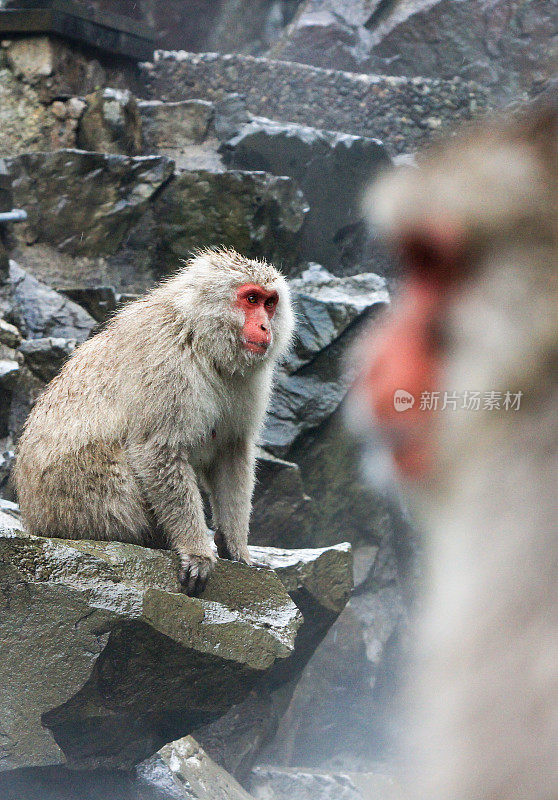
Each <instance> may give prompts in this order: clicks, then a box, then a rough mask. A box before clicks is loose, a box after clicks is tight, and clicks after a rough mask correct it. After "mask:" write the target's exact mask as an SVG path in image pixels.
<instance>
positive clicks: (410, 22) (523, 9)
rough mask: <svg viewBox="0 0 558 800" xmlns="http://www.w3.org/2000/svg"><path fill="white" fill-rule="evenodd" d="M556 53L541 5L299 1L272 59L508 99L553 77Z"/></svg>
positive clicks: (552, 8)
mask: <svg viewBox="0 0 558 800" xmlns="http://www.w3.org/2000/svg"><path fill="white" fill-rule="evenodd" d="M557 46H558V44H557V41H556V4H555V3H554V2H550V3H549V2H547V1H546V0H528V2H524V1H523V0H511V2H510V0H496V1H495V2H494V0H490V1H489V0H404V2H398V3H387V4H386V3H385V2H382V0H372V2H371V0H305V2H304V3H302V5H301V8H300V10H299V13H298V14H297V15H296V17H295V19H294V21H293V23H292V24H291V25H290V26H289V28H288V29H287V30H286V31H285V32H284V33H283V35H282V36H281V38H280V40H279V41H278V42H277V43H276V45H275V46H274V47H273V49H272V51H271V52H272V55H273V57H274V58H281V59H284V60H286V61H297V62H301V63H304V64H313V65H314V66H316V67H326V68H333V69H337V70H350V71H352V72H361V73H362V72H367V73H370V74H379V73H384V74H387V75H405V76H410V77H419V76H420V77H427V76H428V77H432V78H446V79H449V78H453V77H454V76H456V75H458V76H460V77H462V78H466V79H473V80H477V81H479V83H482V84H483V85H488V86H490V87H492V93H493V94H494V95H502V94H504V95H510V94H514V93H517V92H521V91H523V90H531V89H533V88H534V87H536V85H537V84H538V83H540V82H541V81H542V80H544V79H545V78H550V77H551V76H552V73H553V67H552V65H553V57H552V56H553V54H554V56H555V55H556V52H557Z"/></svg>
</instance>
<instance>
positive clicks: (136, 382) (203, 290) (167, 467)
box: [15, 249, 293, 594]
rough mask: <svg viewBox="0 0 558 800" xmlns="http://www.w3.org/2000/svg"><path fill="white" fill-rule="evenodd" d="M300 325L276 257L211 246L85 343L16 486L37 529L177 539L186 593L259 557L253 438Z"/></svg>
mask: <svg viewBox="0 0 558 800" xmlns="http://www.w3.org/2000/svg"><path fill="white" fill-rule="evenodd" d="M292 331H293V313H292V310H291V303H290V298H289V290H288V286H287V283H286V281H285V279H284V278H283V276H282V275H281V274H280V273H279V272H278V271H277V270H276V269H275V267H273V266H271V265H270V264H267V263H266V262H265V261H259V260H248V259H246V258H243V257H242V256H240V255H239V254H238V253H236V252H234V251H233V250H225V249H219V250H205V251H203V252H200V253H199V254H198V255H197V256H195V257H194V258H192V259H191V261H190V262H189V263H188V264H187V265H186V267H185V268H184V269H182V270H181V271H180V272H179V273H178V274H177V275H175V276H174V277H173V278H171V279H169V280H167V281H166V282H164V283H162V284H160V285H159V286H157V287H156V288H155V289H153V290H152V291H151V292H149V293H148V294H147V295H146V296H145V297H143V298H141V299H140V300H138V301H137V302H134V303H131V304H130V305H128V306H126V307H125V308H124V309H123V310H122V311H120V313H118V314H117V315H116V316H115V317H114V319H113V320H112V321H111V322H110V324H109V325H108V326H107V328H106V329H105V330H104V331H102V332H101V333H99V334H97V335H96V336H94V337H93V338H92V339H90V340H89V341H87V342H85V343H84V344H82V345H81V346H80V347H79V348H78V349H77V350H76V352H75V353H74V354H73V355H72V357H71V358H70V360H69V361H68V362H67V363H66V364H65V366H64V367H63V369H62V371H61V372H60V374H59V375H58V376H57V377H56V378H55V379H54V380H53V381H52V382H51V383H50V384H49V386H48V387H47V389H46V390H45V392H44V394H43V395H42V396H41V397H40V399H39V400H38V402H37V404H36V405H35V407H34V408H33V411H32V412H31V414H30V415H29V418H28V420H27V423H26V425H25V429H24V432H23V435H22V437H21V439H20V442H19V448H18V455H17V460H16V467H15V483H16V488H17V491H18V495H19V500H20V504H21V511H22V515H23V519H24V522H25V524H26V527H27V530H28V531H29V532H30V533H34V534H38V535H43V536H54V537H61V538H65V539H83V538H87V539H104V540H118V541H123V542H134V543H136V544H143V545H148V546H153V547H169V548H171V549H172V550H174V551H176V553H178V556H179V558H180V563H181V568H180V573H179V579H180V581H181V583H182V584H183V586H184V587H185V590H186V592H187V593H188V594H198V593H199V592H200V591H202V590H203V588H204V586H205V583H206V581H207V578H208V576H209V573H210V571H211V569H212V567H213V564H214V562H215V556H214V555H213V552H212V548H211V540H210V538H209V536H208V535H207V528H206V523H205V519H204V510H203V503H202V497H201V494H200V486H201V487H203V488H205V489H206V490H207V492H208V495H209V498H210V501H211V506H212V515H213V520H214V523H216V525H217V533H216V537H215V541H216V544H217V552H218V555H219V556H221V557H222V558H228V559H233V560H236V561H243V562H245V563H248V564H249V563H250V556H249V553H248V547H247V540H248V523H249V517H250V508H251V497H252V489H253V484H254V461H255V454H254V444H255V440H256V437H257V435H258V433H259V430H260V427H261V425H262V422H263V418H264V414H265V410H266V407H267V403H268V399H269V395H270V389H271V383H272V374H273V369H274V365H275V363H276V362H277V359H278V358H280V357H281V356H282V355H283V354H284V353H285V352H286V350H287V349H288V346H289V342H290V339H291V335H292Z"/></svg>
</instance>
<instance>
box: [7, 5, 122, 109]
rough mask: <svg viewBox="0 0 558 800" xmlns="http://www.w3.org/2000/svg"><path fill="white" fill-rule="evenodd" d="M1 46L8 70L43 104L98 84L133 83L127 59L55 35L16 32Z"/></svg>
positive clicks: (83, 93)
mask: <svg viewBox="0 0 558 800" xmlns="http://www.w3.org/2000/svg"><path fill="white" fill-rule="evenodd" d="M21 5H22V4H21V3H20V2H18V3H17V7H19V8H20V7H21ZM2 46H3V47H4V48H5V52H6V60H7V63H8V66H9V67H10V68H11V70H12V74H13V75H14V76H15V77H17V78H19V79H21V80H22V81H25V82H27V83H28V84H29V85H32V86H33V87H34V88H35V89H36V90H37V92H38V94H39V97H40V100H41V102H42V103H44V104H48V103H51V102H53V101H57V100H64V101H65V100H67V99H68V98H70V97H74V96H84V95H86V94H90V93H91V92H94V91H96V90H97V89H98V88H99V87H104V86H112V87H114V88H118V89H126V88H131V87H132V86H133V85H134V84H135V83H136V70H135V65H134V64H132V63H131V62H130V61H129V59H127V58H123V57H119V56H117V55H113V54H109V53H104V52H102V51H100V50H97V51H94V50H92V49H91V48H87V47H86V46H82V45H80V44H78V43H77V42H75V41H71V40H69V39H64V38H62V37H59V36H49V35H46V36H45V35H39V36H36V35H30V36H25V35H20V36H18V37H17V39H13V40H10V41H7V42H4V43H3V45H2Z"/></svg>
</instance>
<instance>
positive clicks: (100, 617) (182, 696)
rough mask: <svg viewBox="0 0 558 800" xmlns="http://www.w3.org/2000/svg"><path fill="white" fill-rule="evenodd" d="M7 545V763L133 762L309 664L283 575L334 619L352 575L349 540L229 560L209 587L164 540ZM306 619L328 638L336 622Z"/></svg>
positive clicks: (16, 535)
mask: <svg viewBox="0 0 558 800" xmlns="http://www.w3.org/2000/svg"><path fill="white" fill-rule="evenodd" d="M0 551H1V560H0V569H1V573H2V575H1V579H2V587H3V594H2V597H3V599H4V602H3V620H4V622H3V640H2V650H3V654H2V659H1V663H2V672H3V675H4V679H5V680H6V681H7V682H9V684H10V687H11V689H10V693H9V695H6V696H4V701H3V702H4V703H5V704H6V705H5V708H4V709H3V713H2V718H3V719H4V721H5V722H4V725H3V749H2V761H1V764H2V769H4V770H6V769H16V768H18V767H23V766H26V767H28V766H31V765H33V766H46V765H55V764H64V763H65V762H66V761H67V762H68V763H69V764H70V765H71V766H73V767H80V768H88V769H92V768H97V769H111V768H115V767H116V768H130V767H131V766H133V764H135V763H137V762H139V761H141V760H142V759H143V758H145V757H146V756H149V755H150V754H151V753H153V752H154V751H155V750H157V749H158V747H160V746H161V745H162V744H164V743H165V742H168V741H171V740H173V739H176V738H178V737H179V736H180V735H181V734H186V733H188V732H189V731H191V730H194V729H195V728H196V727H199V726H200V724H201V723H203V722H208V721H210V720H211V719H212V718H216V717H219V716H220V715H222V714H224V713H225V712H226V711H227V708H228V707H230V706H231V705H233V704H234V703H238V702H240V701H241V700H242V699H243V698H244V697H245V696H246V695H247V693H248V692H249V691H250V689H252V688H253V687H254V686H255V685H257V684H261V683H262V682H265V679H266V676H268V677H269V681H272V680H273V679H272V677H270V676H271V673H270V670H271V669H272V667H273V664H274V662H275V661H276V660H277V659H287V660H289V661H290V662H291V666H290V667H289V671H290V670H294V671H295V672H296V671H297V670H298V671H300V669H301V668H302V665H303V660H302V656H301V655H300V654H299V653H296V652H295V643H296V640H297V638H298V631H299V630H302V629H301V625H304V623H303V620H302V616H301V613H300V610H299V608H298V607H297V605H295V603H294V602H293V601H292V600H291V598H290V597H289V596H288V594H287V593H286V591H285V588H284V587H283V584H288V585H287V586H286V588H287V591H290V592H291V594H293V595H294V594H296V592H297V591H299V592H303V593H305V594H308V595H309V596H311V597H313V598H315V600H314V602H318V603H321V604H322V605H323V606H324V607H326V608H328V609H329V610H330V611H331V612H332V613H333V617H335V616H337V613H338V612H339V611H340V610H341V607H342V605H344V602H345V601H346V599H347V597H348V592H349V590H350V583H351V580H350V571H349V570H348V568H347V565H348V561H347V556H346V555H344V554H346V553H347V552H348V551H347V550H345V551H343V550H339V549H337V550H335V551H331V553H330V551H325V552H324V551H322V552H319V553H314V554H312V555H309V554H308V553H305V552H303V553H302V554H301V555H300V556H297V555H296V553H293V554H291V555H290V561H289V563H286V564H285V563H282V564H280V566H279V569H278V572H277V573H276V572H275V571H273V570H271V569H265V568H263V567H261V568H249V567H245V566H243V565H241V564H232V563H229V562H219V564H218V566H217V569H216V571H215V574H214V576H213V577H212V580H211V581H210V584H209V585H208V587H207V589H206V591H205V593H204V595H203V596H202V597H201V598H188V597H187V596H185V595H184V594H181V593H180V592H179V585H178V582H177V578H176V573H177V566H178V565H177V562H176V559H175V557H174V556H173V555H172V554H170V553H167V552H164V551H154V550H149V549H147V548H142V547H138V546H135V545H127V544H122V543H116V542H112V543H102V542H88V541H81V542H74V541H65V540H56V539H44V538H40V537H34V536H29V535H27V534H24V533H22V532H18V531H15V530H7V529H4V530H3V531H2V532H0ZM258 555H259V556H260V559H261V560H262V561H263V560H264V558H266V553H265V552H259V553H258ZM277 558H282V559H283V561H285V559H287V560H288V556H287V555H286V554H284V555H282V556H278V554H277V553H272V554H267V561H268V563H269V562H270V561H273V560H274V559H275V560H277ZM324 559H325V563H324ZM332 559H333V562H336V567H333V564H332ZM312 563H313V564H314V567H313V566H312ZM322 564H324V566H322ZM324 569H325V572H324ZM332 569H333V570H334V571H333V572H332V571H331V570H332ZM293 572H294V573H298V578H294V574H293ZM333 575H336V576H337V578H336V580H335V581H333V582H332V583H331V582H330V578H331V577H332V576H333ZM318 586H321V589H318ZM333 608H335V609H336V611H333ZM307 624H308V625H310V628H312V629H314V633H313V636H314V637H318V640H319V638H321V637H322V636H323V634H324V633H325V631H323V625H318V626H317V629H318V630H317V631H316V628H314V625H313V623H312V621H311V620H310V619H308V623H307ZM303 638H304V644H305V646H307V644H308V640H309V634H308V632H304V636H303ZM37 641H41V642H42V643H43V645H45V644H46V643H48V646H43V647H40V648H37V647H36V643H37ZM295 662H298V666H296V664H295ZM70 667H71V668H70ZM30 670H31V671H32V674H33V676H34V678H33V680H30V674H29V671H30ZM275 680H276V681H277V683H280V682H281V680H283V678H282V676H281V675H277V677H276V678H275Z"/></svg>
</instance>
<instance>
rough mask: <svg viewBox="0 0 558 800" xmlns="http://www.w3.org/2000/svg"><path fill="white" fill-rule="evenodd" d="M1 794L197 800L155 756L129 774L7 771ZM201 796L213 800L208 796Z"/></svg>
mask: <svg viewBox="0 0 558 800" xmlns="http://www.w3.org/2000/svg"><path fill="white" fill-rule="evenodd" d="M231 780H232V779H231ZM0 795H1V797H2V800H22V799H23V798H25V800H107V798H110V800H197V796H196V795H194V794H192V793H191V792H190V791H189V789H188V787H187V786H186V785H185V784H182V783H180V781H179V780H178V779H177V778H175V777H174V775H173V773H172V772H171V770H170V769H169V767H168V766H167V765H166V764H165V762H164V761H163V760H162V759H161V758H160V757H159V756H156V755H155V756H152V757H151V758H150V759H148V760H147V761H144V762H143V763H142V764H140V765H138V767H137V768H136V769H135V770H133V771H131V772H124V771H122V770H110V771H109V770H93V771H91V772H88V771H85V770H79V771H76V770H71V769H66V768H65V767H34V768H27V769H16V770H10V771H9V772H4V773H0ZM201 797H202V799H203V800H214V799H213V798H212V797H211V795H209V797H208V796H207V795H205V796H204V795H202V796H201ZM232 798H234V795H233V796H232ZM215 800H217V798H215ZM231 800H232V799H231ZM234 800H236V798H234Z"/></svg>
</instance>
